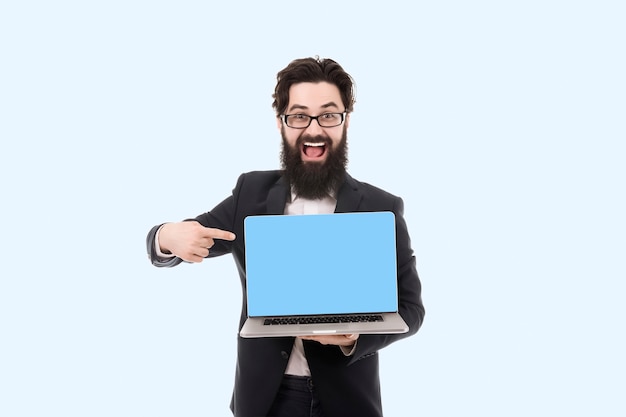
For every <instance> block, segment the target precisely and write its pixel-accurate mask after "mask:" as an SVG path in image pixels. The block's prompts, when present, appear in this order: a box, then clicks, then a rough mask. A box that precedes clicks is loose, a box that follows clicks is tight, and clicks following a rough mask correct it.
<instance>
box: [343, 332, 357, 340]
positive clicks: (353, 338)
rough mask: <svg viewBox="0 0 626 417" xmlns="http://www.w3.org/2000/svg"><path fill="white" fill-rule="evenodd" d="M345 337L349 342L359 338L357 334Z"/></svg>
mask: <svg viewBox="0 0 626 417" xmlns="http://www.w3.org/2000/svg"><path fill="white" fill-rule="evenodd" d="M346 337H347V338H348V339H350V340H357V339H358V338H359V334H358V333H353V334H347V335H346Z"/></svg>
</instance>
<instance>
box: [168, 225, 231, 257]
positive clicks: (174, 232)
mask: <svg viewBox="0 0 626 417" xmlns="http://www.w3.org/2000/svg"><path fill="white" fill-rule="evenodd" d="M235 237H236V236H235V234H234V233H231V232H228V231H226V230H220V229H213V228H210V227H204V226H202V225H201V224H200V223H198V222H196V221H189V222H178V223H166V224H164V225H163V227H161V229H160V231H159V237H158V239H159V247H160V249H161V251H162V252H163V253H171V254H174V255H176V256H178V257H179V258H181V259H182V260H184V261H187V262H202V260H203V259H204V258H205V257H206V256H207V255H208V254H209V250H210V249H211V247H212V246H213V245H214V244H215V239H222V240H235Z"/></svg>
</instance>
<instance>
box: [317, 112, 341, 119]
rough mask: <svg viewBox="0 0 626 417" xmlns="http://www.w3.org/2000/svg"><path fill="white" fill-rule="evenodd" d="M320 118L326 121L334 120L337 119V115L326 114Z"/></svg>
mask: <svg viewBox="0 0 626 417" xmlns="http://www.w3.org/2000/svg"><path fill="white" fill-rule="evenodd" d="M320 117H321V118H322V119H326V120H334V119H336V118H337V113H324V114H322V115H321V116H320Z"/></svg>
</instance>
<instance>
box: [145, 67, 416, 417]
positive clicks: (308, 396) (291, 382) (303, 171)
mask: <svg viewBox="0 0 626 417" xmlns="http://www.w3.org/2000/svg"><path fill="white" fill-rule="evenodd" d="M273 98H274V102H273V104H272V106H273V108H274V109H275V111H276V116H277V117H276V124H277V127H278V129H279V130H280V132H281V135H282V138H283V146H282V152H281V158H282V168H283V169H282V170H276V171H256V172H249V173H246V174H242V175H241V176H240V177H239V179H238V181H237V184H236V186H235V188H234V190H233V193H232V195H231V196H229V197H228V198H226V199H225V200H224V201H223V202H221V203H220V204H218V205H217V206H216V207H215V208H214V209H212V210H211V211H209V212H207V213H204V214H201V215H199V216H198V217H196V218H195V220H191V221H184V222H178V223H165V224H163V225H157V226H155V227H154V228H152V230H151V231H150V232H149V234H148V238H147V249H148V254H149V256H150V258H151V260H152V263H153V264H154V265H156V266H161V267H169V266H175V265H178V264H179V263H181V262H182V261H187V262H201V261H202V260H203V259H204V258H211V257H216V256H220V255H224V254H227V253H230V254H232V255H233V257H234V259H235V262H236V265H237V268H238V270H239V275H240V277H241V283H242V288H243V291H245V288H246V286H245V279H246V270H245V262H244V257H245V247H244V241H243V219H244V218H245V217H246V216H249V215H258V214H314V213H332V212H354V211H393V212H394V213H395V215H396V236H397V261H398V297H399V312H400V314H401V316H402V317H403V318H404V320H405V321H406V322H407V324H408V325H409V331H408V333H404V334H394V335H366V334H363V335H358V334H353V335H328V336H310V337H299V338H293V337H281V338H258V339H244V338H241V337H240V338H239V339H238V351H237V371H236V376H235V388H234V393H233V398H232V401H231V409H232V411H233V413H234V415H235V416H244V417H252V416H289V417H299V416H325V417H335V416H341V417H345V416H359V417H368V416H372V417H379V416H382V405H381V397H380V386H379V374H378V354H377V352H378V350H379V349H381V348H383V347H385V346H387V345H389V344H390V343H392V342H395V341H396V340H399V339H401V338H404V337H407V336H410V335H412V334H414V333H415V332H417V330H418V329H419V327H420V326H421V324H422V320H423V318H424V307H423V305H422V301H421V284H420V281H419V278H418V275H417V270H416V266H415V257H414V256H413V250H412V249H411V244H410V239H409V235H408V231H407V226H406V223H405V221H404V218H403V217H402V214H403V210H404V207H403V201H402V200H401V199H400V198H399V197H396V196H393V195H391V194H389V193H387V192H385V191H383V190H381V189H378V188H375V187H373V186H371V185H369V184H365V183H361V182H359V181H357V180H355V179H353V178H352V177H351V176H350V175H348V173H347V172H346V164H347V131H348V126H349V123H350V113H351V112H352V110H353V104H354V88H353V81H352V78H351V77H350V75H349V74H347V73H346V72H345V71H344V70H343V68H342V67H341V66H340V65H339V64H338V63H336V62H335V61H333V60H330V59H319V58H304V59H297V60H294V61H292V62H291V63H290V64H289V65H288V66H287V67H286V68H284V69H283V70H282V71H280V72H279V73H278V75H277V84H276V88H275V91H274V94H273ZM372 256H376V251H375V250H374V249H373V250H372ZM321 261H322V262H323V259H322V260H321ZM243 299H244V300H245V299H246V297H243ZM246 317H247V306H246V305H245V301H244V305H243V306H242V311H241V321H240V324H239V328H240V329H241V326H242V325H243V322H244V321H245V319H246ZM407 360H408V358H407Z"/></svg>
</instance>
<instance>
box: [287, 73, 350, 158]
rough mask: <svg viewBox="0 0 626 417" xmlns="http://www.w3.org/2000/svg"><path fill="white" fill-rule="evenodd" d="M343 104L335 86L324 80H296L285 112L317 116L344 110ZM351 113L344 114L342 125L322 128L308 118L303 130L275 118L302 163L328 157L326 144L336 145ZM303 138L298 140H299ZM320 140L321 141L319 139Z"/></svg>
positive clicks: (290, 91)
mask: <svg viewBox="0 0 626 417" xmlns="http://www.w3.org/2000/svg"><path fill="white" fill-rule="evenodd" d="M344 111H345V107H344V105H343V102H342V101H341V95H340V94H339V89H338V88H337V86H336V85H334V84H330V83H327V82H320V83H299V84H294V85H292V86H291V88H290V89H289V103H288V104H287V109H286V110H285V114H304V115H307V116H319V115H321V114H324V113H343V112H344ZM349 118H350V115H349V114H346V120H345V121H344V123H343V124H341V125H339V126H335V127H321V126H320V125H319V123H318V122H317V120H311V124H310V125H309V127H307V128H306V129H294V128H290V127H288V126H285V125H284V123H283V121H282V119H280V118H279V119H277V120H278V129H279V130H281V133H282V135H283V137H284V139H285V140H286V141H287V144H288V145H289V146H290V147H291V148H292V149H293V148H295V147H296V146H298V147H299V148H300V149H299V152H300V157H301V159H302V162H304V163H305V164H308V163H323V162H325V161H326V159H327V158H328V152H327V151H328V148H327V146H332V147H333V148H337V146H338V145H339V143H340V142H341V139H342V137H343V135H344V128H345V129H347V127H348V124H349ZM299 138H303V140H301V141H300V142H301V143H298V139H299ZM322 139H323V140H322Z"/></svg>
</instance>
